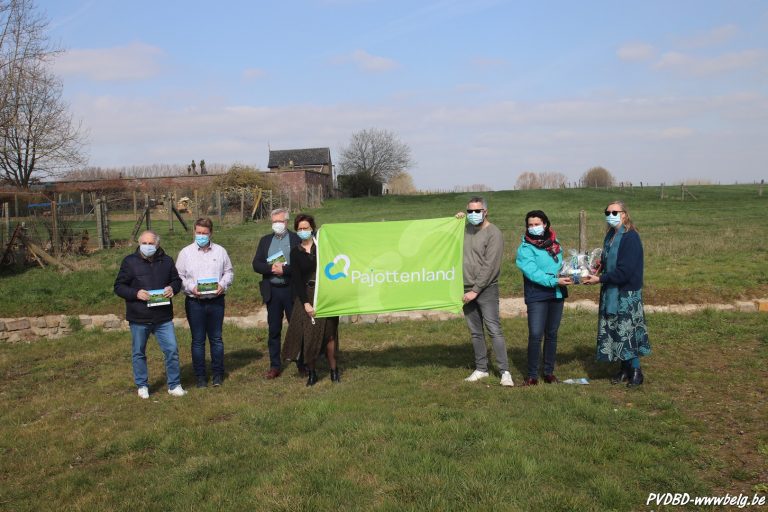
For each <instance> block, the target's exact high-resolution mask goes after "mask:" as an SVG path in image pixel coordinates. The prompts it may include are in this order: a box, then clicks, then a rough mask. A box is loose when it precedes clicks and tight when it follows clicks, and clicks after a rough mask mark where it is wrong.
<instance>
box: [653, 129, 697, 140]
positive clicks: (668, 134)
mask: <svg viewBox="0 0 768 512" xmlns="http://www.w3.org/2000/svg"><path fill="white" fill-rule="evenodd" d="M694 133H695V132H694V131H693V130H692V129H691V128H688V127H685V126H672V127H670V128H665V129H663V130H662V131H661V133H660V135H661V137H662V138H663V139H683V138H686V137H690V136H691V135H693V134H694Z"/></svg>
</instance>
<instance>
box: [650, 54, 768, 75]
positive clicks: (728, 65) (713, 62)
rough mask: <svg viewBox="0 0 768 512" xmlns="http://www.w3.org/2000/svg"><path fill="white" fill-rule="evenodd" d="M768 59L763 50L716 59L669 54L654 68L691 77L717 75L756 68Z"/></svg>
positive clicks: (725, 55)
mask: <svg viewBox="0 0 768 512" xmlns="http://www.w3.org/2000/svg"><path fill="white" fill-rule="evenodd" d="M766 57H768V52H766V51H765V50H761V49H750V50H742V51H739V52H731V53H724V54H721V55H716V56H714V57H700V56H694V55H689V54H685V53H681V52H667V53H665V54H663V55H662V56H661V58H660V59H659V60H658V61H657V62H656V63H655V64H654V67H655V68H656V69H661V70H670V71H674V72H678V73H683V74H689V75H697V76H702V75H715V74H722V73H726V72H729V71H736V70H740V69H750V68H756V67H758V66H761V65H763V64H764V62H765V60H766Z"/></svg>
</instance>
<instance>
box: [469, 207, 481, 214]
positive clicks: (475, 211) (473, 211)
mask: <svg viewBox="0 0 768 512" xmlns="http://www.w3.org/2000/svg"><path fill="white" fill-rule="evenodd" d="M483 211H484V210H483V209H482V208H480V209H479V210H470V209H467V213H483Z"/></svg>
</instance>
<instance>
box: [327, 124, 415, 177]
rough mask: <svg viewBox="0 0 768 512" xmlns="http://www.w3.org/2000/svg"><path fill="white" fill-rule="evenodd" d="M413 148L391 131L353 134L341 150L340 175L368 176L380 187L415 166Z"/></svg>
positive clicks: (377, 130)
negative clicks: (412, 157) (412, 155)
mask: <svg viewBox="0 0 768 512" xmlns="http://www.w3.org/2000/svg"><path fill="white" fill-rule="evenodd" d="M413 165H414V162H413V160H412V159H411V148H410V147H408V145H407V144H405V143H403V142H401V141H400V139H399V137H398V136H397V135H396V134H395V133H394V132H391V131H388V130H379V129H376V128H371V129H368V130H362V131H359V132H356V133H353V134H352V138H351V139H350V141H349V145H348V146H346V147H345V148H343V149H342V150H341V160H340V162H339V174H342V175H353V174H356V175H365V176H366V177H367V178H368V179H370V180H371V181H374V182H377V183H379V184H383V183H387V182H388V181H389V180H390V179H392V178H393V177H394V176H395V175H396V174H397V173H399V172H402V171H405V170H406V169H408V168H409V167H413Z"/></svg>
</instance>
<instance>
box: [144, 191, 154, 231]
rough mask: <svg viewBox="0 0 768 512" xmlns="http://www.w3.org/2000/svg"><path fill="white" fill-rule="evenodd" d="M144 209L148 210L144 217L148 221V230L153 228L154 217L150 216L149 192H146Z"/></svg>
mask: <svg viewBox="0 0 768 512" xmlns="http://www.w3.org/2000/svg"><path fill="white" fill-rule="evenodd" d="M144 211H145V212H147V213H146V214H145V215H144V217H145V219H144V220H145V221H146V222H147V231H149V230H151V229H152V219H150V218H149V194H144Z"/></svg>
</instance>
